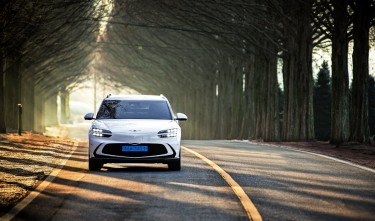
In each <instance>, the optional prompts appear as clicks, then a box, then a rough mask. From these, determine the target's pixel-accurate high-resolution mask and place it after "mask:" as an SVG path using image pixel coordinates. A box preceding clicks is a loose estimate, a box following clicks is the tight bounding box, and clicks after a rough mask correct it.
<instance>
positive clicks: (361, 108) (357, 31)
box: [350, 0, 372, 142]
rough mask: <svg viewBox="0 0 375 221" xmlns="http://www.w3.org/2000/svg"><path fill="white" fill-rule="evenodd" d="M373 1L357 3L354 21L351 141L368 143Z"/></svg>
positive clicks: (362, 0) (363, 0)
mask: <svg viewBox="0 0 375 221" xmlns="http://www.w3.org/2000/svg"><path fill="white" fill-rule="evenodd" d="M371 17H372V16H371V0H361V1H356V5H355V10H354V19H353V37H354V50H353V83H352V85H353V86H352V114H351V124H350V126H351V127H350V140H352V141H358V142H366V141H368V139H369V123H368V78H369V62H368V60H369V49H370V47H369V31H370V23H371V19H372V18H371Z"/></svg>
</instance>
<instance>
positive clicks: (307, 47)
mask: <svg viewBox="0 0 375 221" xmlns="http://www.w3.org/2000/svg"><path fill="white" fill-rule="evenodd" d="M286 4H287V5H286V11H287V12H286V13H287V14H288V17H289V18H290V19H291V20H287V21H285V22H284V34H285V36H284V38H285V49H286V52H285V54H284V57H283V80H284V92H285V96H284V116H283V131H282V140H284V141H302V140H312V139H313V138H314V115H313V78H312V28H311V4H312V3H311V1H304V2H302V1H288V3H286Z"/></svg>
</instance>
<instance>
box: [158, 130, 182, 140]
mask: <svg viewBox="0 0 375 221" xmlns="http://www.w3.org/2000/svg"><path fill="white" fill-rule="evenodd" d="M177 133H178V129H177V128H173V129H168V130H161V131H159V132H158V137H160V138H168V137H176V136H177Z"/></svg>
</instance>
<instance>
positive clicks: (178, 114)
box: [175, 113, 188, 121]
mask: <svg viewBox="0 0 375 221" xmlns="http://www.w3.org/2000/svg"><path fill="white" fill-rule="evenodd" d="M187 119H188V117H187V116H186V115H185V114H183V113H177V115H176V118H175V120H180V121H185V120H187Z"/></svg>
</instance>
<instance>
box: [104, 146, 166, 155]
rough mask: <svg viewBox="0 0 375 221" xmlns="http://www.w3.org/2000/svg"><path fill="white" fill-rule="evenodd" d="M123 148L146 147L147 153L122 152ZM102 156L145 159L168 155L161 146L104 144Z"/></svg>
mask: <svg viewBox="0 0 375 221" xmlns="http://www.w3.org/2000/svg"><path fill="white" fill-rule="evenodd" d="M123 146H134V147H136V146H147V147H148V151H147V152H124V151H122V147H123ZM102 153H103V154H110V155H115V156H124V157H146V156H157V155H163V154H166V153H168V151H167V149H166V148H165V146H164V145H162V144H137V145H133V144H128V143H121V144H106V145H105V146H104V147H103V150H102Z"/></svg>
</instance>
